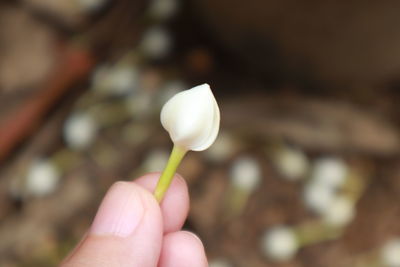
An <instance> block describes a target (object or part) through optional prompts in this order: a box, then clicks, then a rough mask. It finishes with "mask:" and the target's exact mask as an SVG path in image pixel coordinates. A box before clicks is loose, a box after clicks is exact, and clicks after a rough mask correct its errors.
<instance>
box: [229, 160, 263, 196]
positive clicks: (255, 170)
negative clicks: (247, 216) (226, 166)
mask: <svg viewBox="0 0 400 267" xmlns="http://www.w3.org/2000/svg"><path fill="white" fill-rule="evenodd" d="M231 179H232V184H233V186H234V187H236V188H239V189H241V190H243V191H245V192H252V191H254V190H255V189H256V188H257V186H258V185H259V184H260V182H261V168H260V164H259V163H258V162H257V161H256V160H255V159H253V158H251V157H241V158H239V159H237V160H235V162H234V163H233V166H232V169H231Z"/></svg>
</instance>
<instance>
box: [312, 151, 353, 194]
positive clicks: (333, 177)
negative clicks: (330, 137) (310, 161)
mask: <svg viewBox="0 0 400 267" xmlns="http://www.w3.org/2000/svg"><path fill="white" fill-rule="evenodd" d="M347 173H348V168H347V166H346V164H345V163H344V162H343V161H342V160H341V159H338V158H322V159H318V160H316V161H315V163H314V168H313V171H312V177H311V179H312V180H314V181H317V182H318V183H323V184H326V185H327V186H330V187H334V188H338V187H340V186H341V185H343V183H344V182H345V181H346V176H347Z"/></svg>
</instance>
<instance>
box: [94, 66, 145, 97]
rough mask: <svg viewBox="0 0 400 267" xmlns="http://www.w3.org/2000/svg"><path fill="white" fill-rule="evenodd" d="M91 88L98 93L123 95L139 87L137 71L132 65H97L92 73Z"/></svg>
mask: <svg viewBox="0 0 400 267" xmlns="http://www.w3.org/2000/svg"><path fill="white" fill-rule="evenodd" d="M92 83H93V86H92V88H93V90H96V91H97V92H99V93H103V94H109V95H115V96H123V95H127V94H129V93H133V92H135V91H136V89H137V88H138V87H139V71H138V70H137V69H136V68H135V67H134V66H129V65H122V66H112V67H110V66H107V65H102V66H100V67H98V68H97V69H96V70H95V72H94V73H93V80H92Z"/></svg>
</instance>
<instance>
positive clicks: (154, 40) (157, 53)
mask: <svg viewBox="0 0 400 267" xmlns="http://www.w3.org/2000/svg"><path fill="white" fill-rule="evenodd" d="M171 47H172V40H171V36H170V34H169V33H168V32H167V31H166V30H165V29H163V28H160V27H156V26H155V27H153V28H151V29H149V30H148V31H147V32H145V33H144V36H143V39H142V41H141V43H140V49H141V50H142V51H143V52H144V53H145V54H146V55H147V56H149V57H151V58H153V59H159V58H163V57H165V56H166V55H168V53H169V52H170V50H171Z"/></svg>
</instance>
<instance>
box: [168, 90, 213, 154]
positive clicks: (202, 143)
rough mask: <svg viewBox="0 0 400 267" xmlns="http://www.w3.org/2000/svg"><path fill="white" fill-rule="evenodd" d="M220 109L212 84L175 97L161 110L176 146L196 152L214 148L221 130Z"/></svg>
mask: <svg viewBox="0 0 400 267" xmlns="http://www.w3.org/2000/svg"><path fill="white" fill-rule="evenodd" d="M219 120H220V114H219V108H218V104H217V101H216V100H215V98H214V95H213V94H212V92H211V89H210V86H209V85H208V84H203V85H199V86H196V87H194V88H192V89H190V90H185V91H183V92H180V93H178V94H176V95H175V96H173V97H172V98H171V99H170V100H169V101H168V102H167V103H166V104H165V105H164V107H163V108H162V110H161V124H162V126H163V127H164V128H165V130H167V132H168V133H169V135H170V137H171V139H172V142H174V144H175V145H177V146H179V147H181V148H183V149H187V150H193V151H202V150H205V149H207V148H208V147H210V146H211V145H212V144H213V143H214V141H215V139H216V137H217V134H218V131H219Z"/></svg>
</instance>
